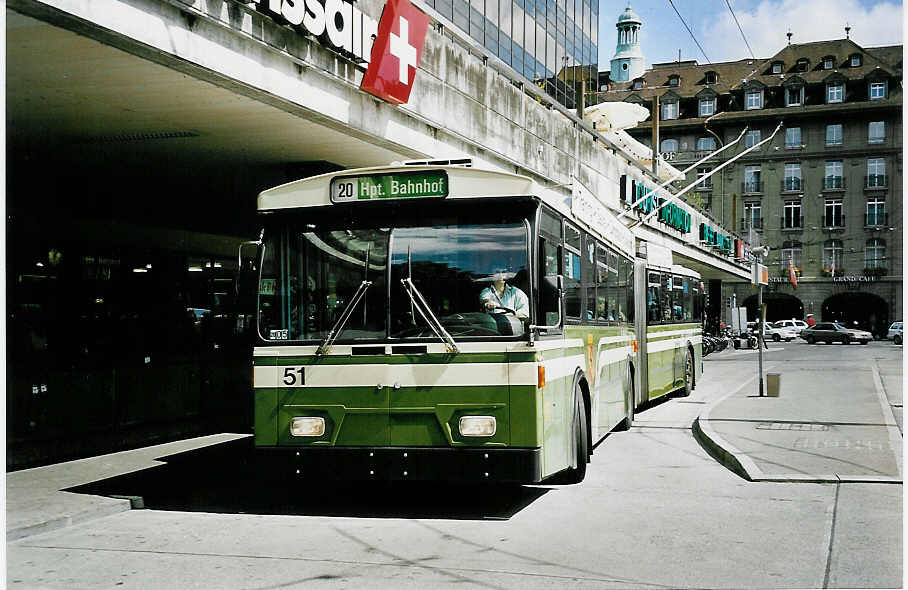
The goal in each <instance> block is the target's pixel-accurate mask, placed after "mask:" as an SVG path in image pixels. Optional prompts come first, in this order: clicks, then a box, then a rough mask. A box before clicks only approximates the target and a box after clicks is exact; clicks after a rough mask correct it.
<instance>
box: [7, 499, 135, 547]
mask: <svg viewBox="0 0 908 590" xmlns="http://www.w3.org/2000/svg"><path fill="white" fill-rule="evenodd" d="M105 499H107V500H110V503H107V504H104V505H100V506H96V507H94V508H92V509H88V510H81V511H79V512H76V513H75V514H68V515H66V516H60V517H57V518H52V519H49V520H45V521H44V522H38V523H34V524H26V525H22V526H19V527H15V528H11V529H7V531H6V541H7V542H10V541H16V540H19V539H24V538H26V537H31V536H33V535H40V534H43V533H49V532H52V531H57V530H60V529H64V528H67V527H70V526H72V525H74V524H80V523H83V522H88V521H90V520H97V519H99V518H104V517H105V516H111V515H113V514H119V513H120V512H126V511H127V510H130V509H131V508H132V505H131V503H130V501H129V500H128V499H125V498H124V499H115V498H105Z"/></svg>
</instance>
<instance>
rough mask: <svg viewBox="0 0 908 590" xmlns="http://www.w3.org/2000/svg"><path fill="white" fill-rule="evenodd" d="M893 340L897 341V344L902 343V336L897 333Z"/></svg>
mask: <svg viewBox="0 0 908 590" xmlns="http://www.w3.org/2000/svg"><path fill="white" fill-rule="evenodd" d="M892 342H893V343H895V344H901V343H902V337H901V336H899V335H898V334H896V335H895V336H893V337H892Z"/></svg>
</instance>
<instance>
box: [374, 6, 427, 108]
mask: <svg viewBox="0 0 908 590" xmlns="http://www.w3.org/2000/svg"><path fill="white" fill-rule="evenodd" d="M428 29H429V16H428V15H427V14H426V13H424V12H423V11H421V10H420V9H418V8H416V7H415V6H413V5H412V4H410V2H409V0H388V2H387V4H385V9H384V11H383V12H382V15H381V20H380V21H379V22H378V34H377V35H376V37H375V42H374V43H373V44H372V56H371V61H370V62H369V67H368V68H366V74H365V76H363V83H362V84H361V85H360V88H361V89H362V90H365V91H366V92H368V93H369V94H374V95H375V96H377V97H379V98H381V99H384V100H387V101H388V102H393V103H394V104H404V103H405V102H407V100H409V98H410V90H411V89H412V88H413V80H414V79H415V78H416V67H417V66H418V65H419V58H420V56H421V55H422V48H423V43H424V42H425V40H426V31H428Z"/></svg>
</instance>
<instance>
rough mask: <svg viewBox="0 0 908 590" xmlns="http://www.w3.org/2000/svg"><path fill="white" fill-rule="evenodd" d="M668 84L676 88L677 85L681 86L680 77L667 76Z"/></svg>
mask: <svg viewBox="0 0 908 590" xmlns="http://www.w3.org/2000/svg"><path fill="white" fill-rule="evenodd" d="M668 85H669V86H673V87H675V88H677V87H678V86H681V78H680V77H679V76H669V77H668Z"/></svg>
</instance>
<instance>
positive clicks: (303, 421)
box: [290, 416, 325, 436]
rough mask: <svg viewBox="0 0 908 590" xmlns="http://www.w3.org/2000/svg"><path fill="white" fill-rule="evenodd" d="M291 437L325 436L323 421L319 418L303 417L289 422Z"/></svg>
mask: <svg viewBox="0 0 908 590" xmlns="http://www.w3.org/2000/svg"><path fill="white" fill-rule="evenodd" d="M290 434H291V435H293V436H322V435H324V434H325V419H324V418H322V417H321V416H305V417H300V418H294V419H293V420H291V421H290Z"/></svg>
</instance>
